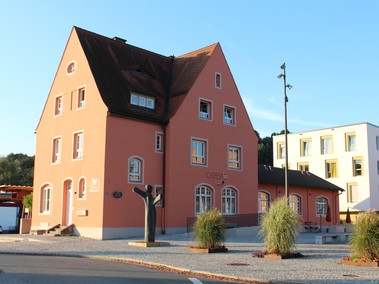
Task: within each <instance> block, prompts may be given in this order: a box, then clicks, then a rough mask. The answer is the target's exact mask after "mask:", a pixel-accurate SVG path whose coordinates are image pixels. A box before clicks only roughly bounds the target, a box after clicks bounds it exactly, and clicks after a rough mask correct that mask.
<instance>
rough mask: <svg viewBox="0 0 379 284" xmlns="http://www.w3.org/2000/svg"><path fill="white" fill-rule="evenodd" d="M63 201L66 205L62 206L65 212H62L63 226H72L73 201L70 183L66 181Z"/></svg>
mask: <svg viewBox="0 0 379 284" xmlns="http://www.w3.org/2000/svg"><path fill="white" fill-rule="evenodd" d="M65 194H66V196H65V201H66V204H65V206H64V208H65V212H63V216H65V217H64V218H63V223H65V224H64V225H66V226H68V225H71V224H72V199H73V194H72V181H71V180H68V181H66V182H65Z"/></svg>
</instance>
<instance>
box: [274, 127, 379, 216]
mask: <svg viewBox="0 0 379 284" xmlns="http://www.w3.org/2000/svg"><path fill="white" fill-rule="evenodd" d="M287 142H288V168H289V169H293V170H301V171H309V172H311V173H313V174H315V175H317V176H319V177H321V178H324V179H326V180H327V181H329V182H331V183H333V184H335V185H337V186H339V187H341V188H343V189H345V191H344V192H343V193H342V194H341V195H340V197H339V203H340V212H341V213H342V212H346V211H347V209H349V211H350V212H353V211H365V210H368V209H373V210H375V211H379V127H378V126H375V125H373V124H370V123H359V124H353V125H346V126H338V127H331V128H325V129H318V130H312V131H305V132H298V133H289V134H288V139H287ZM273 156H274V157H273V163H274V167H284V166H285V137H284V135H277V136H273ZM289 191H290V189H289Z"/></svg>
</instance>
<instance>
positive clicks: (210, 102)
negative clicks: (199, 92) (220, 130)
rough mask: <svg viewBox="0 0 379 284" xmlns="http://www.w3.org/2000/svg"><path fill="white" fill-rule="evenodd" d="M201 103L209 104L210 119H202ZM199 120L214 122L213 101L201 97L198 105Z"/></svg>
mask: <svg viewBox="0 0 379 284" xmlns="http://www.w3.org/2000/svg"><path fill="white" fill-rule="evenodd" d="M201 102H204V103H208V104H209V114H208V115H209V117H208V118H207V117H202V116H201V114H202V112H200V104H201ZM198 118H199V119H201V120H206V121H213V100H209V99H206V98H202V97H199V105H198Z"/></svg>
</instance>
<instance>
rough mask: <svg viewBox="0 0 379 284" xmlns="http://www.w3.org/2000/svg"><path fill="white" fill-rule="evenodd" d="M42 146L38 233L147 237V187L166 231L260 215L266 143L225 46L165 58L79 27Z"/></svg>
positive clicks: (43, 124) (49, 106) (43, 125)
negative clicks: (208, 219) (215, 213)
mask: <svg viewBox="0 0 379 284" xmlns="http://www.w3.org/2000/svg"><path fill="white" fill-rule="evenodd" d="M36 139H37V143H36V156H35V175H34V201H33V202H34V204H33V220H32V230H43V229H47V228H51V227H54V226H56V225H58V224H60V225H62V226H64V225H70V224H73V225H74V233H75V234H77V235H82V236H87V237H91V238H96V239H111V238H120V237H129V236H142V235H143V231H144V204H143V201H142V199H141V198H140V197H139V196H138V195H137V194H135V193H133V192H132V189H133V188H134V187H135V186H137V187H139V188H141V189H143V188H144V187H145V185H146V184H151V185H152V186H153V187H154V194H157V193H162V196H163V199H162V201H161V202H160V204H158V206H157V234H160V233H179V232H184V231H186V230H187V219H188V218H190V217H194V216H196V215H198V214H201V213H202V212H205V211H206V210H208V209H209V208H211V207H216V208H217V209H219V210H220V211H221V212H222V214H224V215H237V214H250V213H257V212H258V208H257V207H258V205H257V202H256V200H257V186H258V171H257V153H258V152H257V136H256V134H255V132H254V129H253V127H252V125H251V122H250V119H249V117H248V114H247V112H246V109H245V107H244V104H243V102H242V99H241V96H240V94H239V92H238V89H237V86H236V84H235V82H234V80H233V76H232V73H231V71H230V69H229V67H228V64H227V62H226V59H225V57H224V54H223V52H222V49H221V46H220V44H218V43H216V44H213V45H210V46H208V47H205V48H202V49H200V50H197V51H194V52H190V53H188V54H185V55H182V56H179V57H174V56H163V55H159V54H156V53H153V52H150V51H147V50H144V49H141V48H138V47H135V46H132V45H129V44H127V43H126V41H125V40H123V39H121V38H118V37H115V38H107V37H104V36H101V35H98V34H95V33H92V32H89V31H86V30H83V29H80V28H77V27H74V28H73V29H72V32H71V34H70V37H69V40H68V43H67V45H66V48H65V50H64V53H63V56H62V58H61V62H60V64H59V67H58V70H57V72H56V75H55V78H54V81H53V84H52V86H51V89H50V92H49V95H48V98H47V100H46V104H45V107H44V109H43V112H42V115H41V118H40V121H39V124H38V126H37V129H36Z"/></svg>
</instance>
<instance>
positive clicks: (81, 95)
mask: <svg viewBox="0 0 379 284" xmlns="http://www.w3.org/2000/svg"><path fill="white" fill-rule="evenodd" d="M85 106H86V88H80V89H79V90H78V108H83V107H85Z"/></svg>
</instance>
